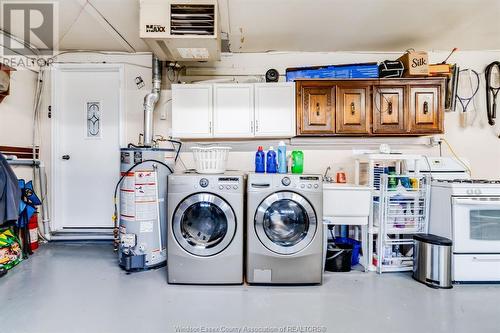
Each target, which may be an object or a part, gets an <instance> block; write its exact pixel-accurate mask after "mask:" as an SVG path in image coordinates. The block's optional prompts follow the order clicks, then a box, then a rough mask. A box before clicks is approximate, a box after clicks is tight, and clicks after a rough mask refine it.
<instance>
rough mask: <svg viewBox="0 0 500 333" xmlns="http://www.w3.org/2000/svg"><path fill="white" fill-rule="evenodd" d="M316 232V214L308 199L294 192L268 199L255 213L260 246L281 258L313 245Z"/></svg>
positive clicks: (278, 193)
mask: <svg viewBox="0 0 500 333" xmlns="http://www.w3.org/2000/svg"><path fill="white" fill-rule="evenodd" d="M316 229H317V219H316V213H315V211H314V209H313V207H312V206H311V204H310V203H309V201H307V199H305V198H304V197H303V196H301V195H300V194H298V193H294V192H276V193H273V194H271V195H270V196H268V197H267V198H266V199H264V201H262V203H261V204H260V205H259V207H258V208H257V211H256V213H255V231H256V233H257V236H258V237H259V240H260V241H261V243H262V244H263V245H264V246H265V247H267V248H268V249H269V250H271V251H273V252H276V253H278V254H285V255H286V254H293V253H296V252H299V251H301V250H303V249H304V248H305V247H307V246H308V245H309V243H311V241H312V240H313V238H314V234H315V233H316Z"/></svg>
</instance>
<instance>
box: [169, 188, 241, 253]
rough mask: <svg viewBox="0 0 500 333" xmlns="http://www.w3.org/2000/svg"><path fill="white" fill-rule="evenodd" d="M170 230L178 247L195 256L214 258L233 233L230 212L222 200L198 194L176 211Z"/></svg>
mask: <svg viewBox="0 0 500 333" xmlns="http://www.w3.org/2000/svg"><path fill="white" fill-rule="evenodd" d="M172 230H173V233H174V237H175V239H176V240H177V242H178V243H179V245H180V246H181V247H182V248H183V249H184V250H186V251H187V252H189V253H191V254H193V255H196V256H202V257H207V256H213V255H216V254H217V253H219V252H221V251H223V250H224V249H225V248H226V247H227V246H228V245H229V244H230V243H231V241H232V239H233V237H234V234H235V232H236V217H235V215H234V212H233V209H232V208H231V206H229V204H228V203H227V202H226V201H225V200H224V199H222V198H221V197H219V196H217V195H214V194H210V193H197V194H193V195H191V196H189V197H187V198H186V199H184V200H183V201H182V202H181V203H180V204H179V205H178V206H177V208H176V210H175V213H174V216H173V220H172Z"/></svg>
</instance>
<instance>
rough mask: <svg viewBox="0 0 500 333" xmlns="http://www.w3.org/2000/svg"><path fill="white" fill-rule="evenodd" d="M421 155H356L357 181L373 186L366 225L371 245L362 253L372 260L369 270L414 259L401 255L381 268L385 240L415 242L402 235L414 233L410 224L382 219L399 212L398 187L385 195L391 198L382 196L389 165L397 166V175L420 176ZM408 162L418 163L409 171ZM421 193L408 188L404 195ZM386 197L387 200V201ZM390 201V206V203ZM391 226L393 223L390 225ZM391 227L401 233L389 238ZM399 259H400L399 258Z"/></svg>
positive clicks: (398, 266)
mask: <svg viewBox="0 0 500 333" xmlns="http://www.w3.org/2000/svg"><path fill="white" fill-rule="evenodd" d="M421 158H422V155H417V154H363V155H359V156H358V157H357V158H356V159H355V170H354V171H355V173H354V176H355V178H354V181H355V184H357V185H367V186H370V187H373V188H374V190H373V194H372V205H371V212H370V217H369V219H368V228H367V232H368V235H367V237H366V238H367V239H368V249H367V253H366V254H363V255H366V256H367V257H368V258H367V259H368V260H369V262H370V264H369V266H368V270H370V271H379V272H387V271H401V270H407V269H408V268H407V267H408V266H409V262H410V259H411V263H412V262H413V261H412V260H413V259H412V258H400V259H397V258H395V259H394V260H392V262H391V263H390V264H387V263H388V262H387V261H386V262H384V263H386V265H384V267H383V268H381V269H380V270H378V266H380V265H381V264H382V262H381V260H379V257H380V250H381V249H382V247H381V246H382V245H383V244H385V245H387V247H388V246H389V245H390V244H394V246H396V247H397V246H399V245H409V246H410V245H413V240H412V239H411V238H410V239H404V237H403V236H400V235H404V234H407V235H408V236H407V237H411V233H412V232H411V231H410V230H411V228H406V229H404V228H400V227H399V226H395V225H394V224H393V225H392V226H391V225H390V224H389V225H388V224H387V223H382V222H383V221H386V222H387V219H388V218H390V217H391V216H392V217H394V215H398V214H396V213H395V212H394V209H396V208H395V207H396V204H397V203H396V199H397V197H396V195H397V194H398V191H392V189H391V191H390V192H391V193H387V194H386V195H385V198H390V199H383V198H382V194H385V193H383V192H384V183H383V181H384V180H383V179H384V177H383V175H384V174H386V168H389V167H394V169H395V176H398V175H399V176H401V175H403V176H404V177H408V178H415V179H417V178H418V179H420V178H421V176H420V175H419V169H418V165H419V164H418V163H417V161H418V160H420V159H421ZM408 164H411V165H415V166H416V167H415V169H414V170H412V172H408V171H407V170H405V165H408ZM398 179H399V178H398ZM387 187H388V185H387ZM402 191H403V189H402V186H400V187H399V192H402ZM427 192H428V191H427ZM418 193H420V192H419V191H414V192H412V191H406V192H405V195H406V196H414V197H415V196H416V195H417V194H418ZM399 194H401V193H399ZM413 199H415V198H413ZM384 200H386V202H385V203H384ZM387 200H388V201H387ZM427 201H428V200H426V202H425V205H426V207H427V206H428V205H427ZM388 204H389V206H388V207H387V205H388ZM391 207H392V208H391ZM397 209H399V208H397ZM380 214H382V215H380ZM375 216H376V218H377V221H376V223H375ZM426 217H427V216H426ZM402 219H403V220H404V217H402ZM389 226H391V227H390V228H389ZM426 228H427V222H425V230H427V229H426ZM403 229H404V230H403ZM388 231H389V232H396V231H397V234H396V235H398V237H397V238H390V237H389V236H388V235H391V234H388ZM380 240H382V242H380ZM374 250H376V251H374ZM387 251H388V250H387ZM391 255H392V252H391ZM385 257H387V256H385ZM374 259H375V260H374ZM398 260H399V261H400V262H399V263H398V262H397V261H398Z"/></svg>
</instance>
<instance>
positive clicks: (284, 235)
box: [246, 173, 323, 284]
mask: <svg viewBox="0 0 500 333" xmlns="http://www.w3.org/2000/svg"><path fill="white" fill-rule="evenodd" d="M247 205H248V206H247V244H246V255H247V264H246V277H247V282H248V283H251V284H320V283H322V279H323V213H322V212H323V183H322V178H321V176H319V175H297V174H286V175H284V174H256V173H253V174H249V175H248V181H247Z"/></svg>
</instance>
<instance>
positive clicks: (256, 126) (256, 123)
mask: <svg viewBox="0 0 500 333" xmlns="http://www.w3.org/2000/svg"><path fill="white" fill-rule="evenodd" d="M258 131H259V121H258V120H256V121H255V132H258Z"/></svg>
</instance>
